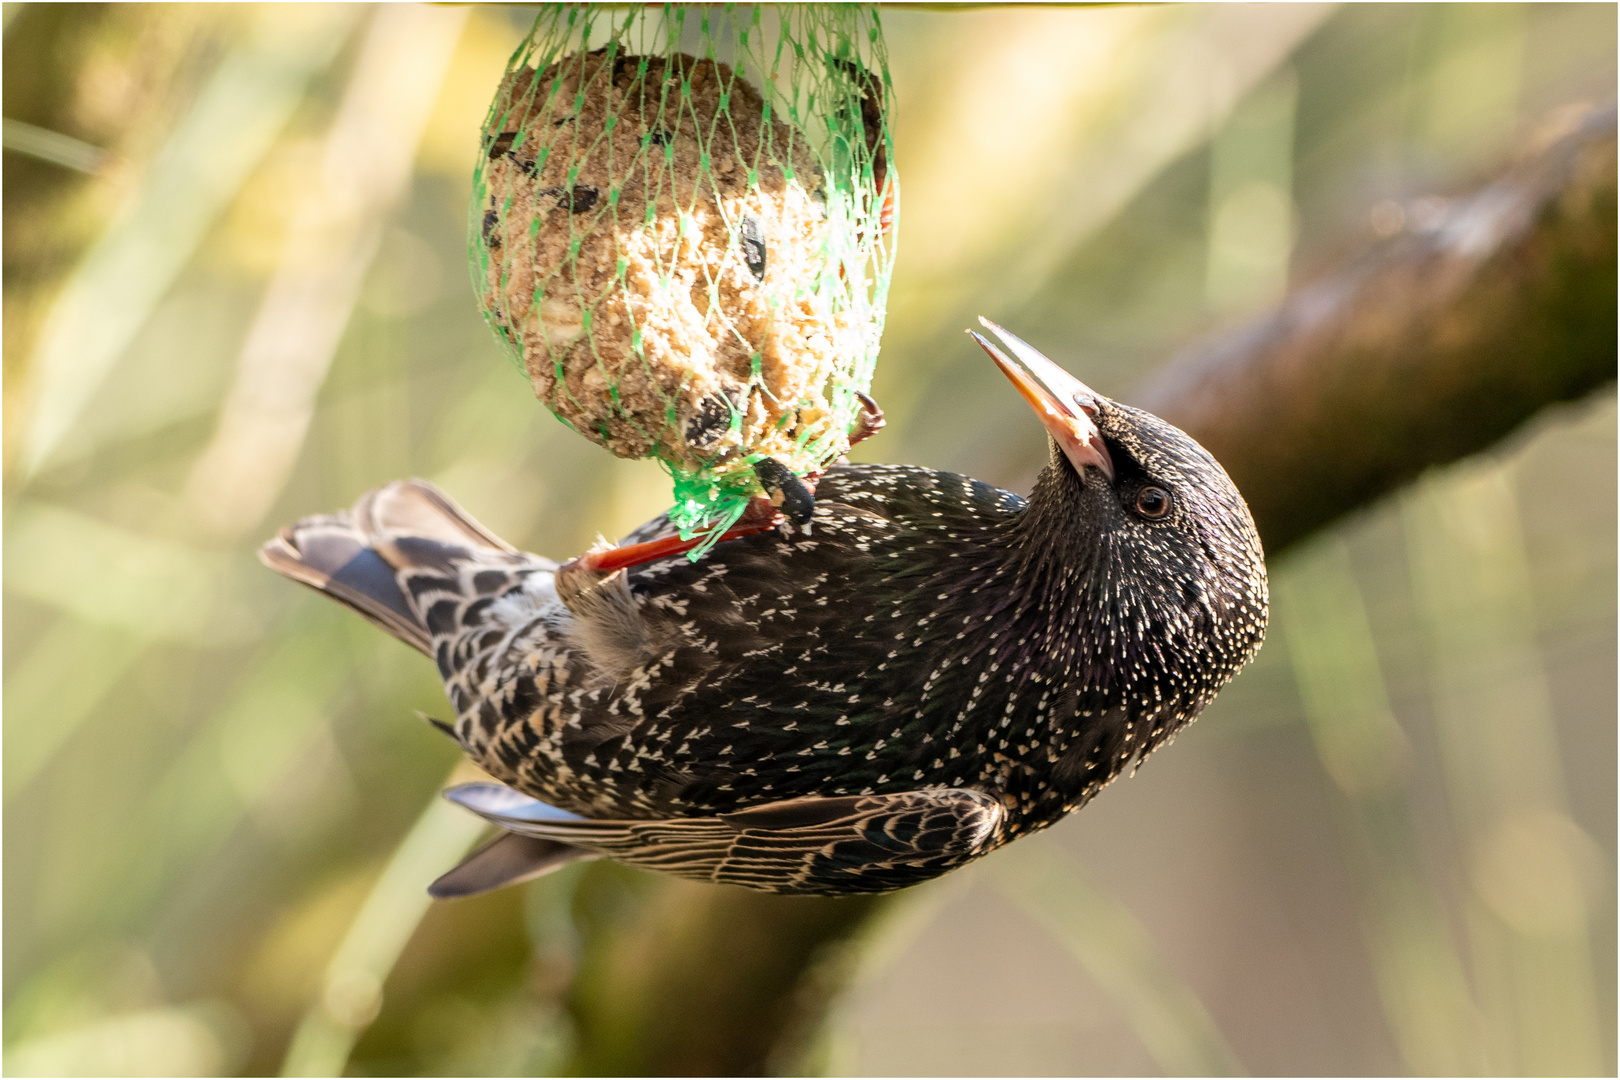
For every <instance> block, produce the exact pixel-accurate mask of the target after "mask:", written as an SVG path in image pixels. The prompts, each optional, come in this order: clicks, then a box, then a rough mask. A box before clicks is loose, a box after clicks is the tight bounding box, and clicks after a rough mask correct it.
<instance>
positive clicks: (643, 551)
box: [560, 498, 782, 574]
mask: <svg viewBox="0 0 1620 1080" xmlns="http://www.w3.org/2000/svg"><path fill="white" fill-rule="evenodd" d="M781 521H782V515H781V514H779V513H778V512H777V510H776V507H774V506H772V505H771V504H770V503H769V502H767V501H766V500H764V499H760V498H756V499H753V500H750V502H749V503H748V508H747V509H746V510H744V511H743V514H742V517H740V518H738V519H737V523H736V524H735V525H733V526H732V527H731V528H729V529H727V530H726V531H725V532H724V533H722V534H721V536H720V539H719V540H717V541H715V542H716V543H725V542H726V541H727V540H735V539H737V538H738V537H740V536H752V535H753V534H754V533H760V532H764V531H765V530H766V529H770V528H774V527H775V526H776V525H778V524H780V523H781ZM701 543H703V538H702V537H701V536H694V537H692V538H691V539H690V540H682V539H681V538H680V537H679V536H664V537H660V538H659V539H657V540H648V541H647V542H646V543H643V544H629V545H627V546H625V547H611V548H603V549H601V550H599V551H587V552H586V553H585V554H583V555H581V556H579V557H578V558H575V559H570V560H569V561H568V562H566V563H564V564H563V565H562V567H561V568H560V570H563V571H576V570H584V571H588V572H593V573H596V574H611V573H614V572H616V571H619V570H623V569H624V568H625V567H627V566H640V565H641V564H642V563H650V562H657V561H658V560H659V559H669V558H673V557H675V556H676V555H685V554H686V553H687V552H688V551H691V550H692V549H693V548H695V547H697V546H698V545H699V544H701Z"/></svg>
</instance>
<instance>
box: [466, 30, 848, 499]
mask: <svg viewBox="0 0 1620 1080" xmlns="http://www.w3.org/2000/svg"><path fill="white" fill-rule="evenodd" d="M722 101H725V102H726V105H725V107H724V108H723V109H722V106H721V102H722ZM495 110H496V112H497V113H498V114H499V115H500V116H501V117H502V118H503V119H502V120H501V124H500V126H501V127H503V128H505V130H502V131H500V132H497V133H495V135H494V137H493V138H492V139H491V140H490V142H489V145H488V147H487V150H486V153H487V155H488V159H489V160H488V164H487V165H486V166H485V172H484V176H485V182H486V184H487V185H488V188H489V191H488V195H487V197H486V208H485V210H484V216H483V219H482V222H481V225H480V228H481V230H482V232H483V238H484V241H485V243H486V245H487V247H488V249H489V253H490V258H489V260H488V263H487V266H486V267H485V271H484V275H483V281H482V285H483V289H484V293H483V303H484V306H485V308H486V310H488V311H489V312H491V313H492V316H493V317H494V318H495V319H497V320H498V321H499V323H500V324H501V325H502V326H504V327H505V328H506V330H507V332H508V333H510V334H511V335H512V337H513V338H514V339H515V340H516V342H517V344H518V346H519V348H520V350H521V353H522V357H523V362H524V366H525V369H526V370H527V372H528V375H529V378H530V380H531V381H532V382H533V384H534V390H535V394H536V396H538V397H539V398H540V399H541V400H542V401H544V402H545V403H546V404H547V405H548V406H550V408H551V409H552V411H553V412H555V413H556V414H557V415H558V416H560V417H561V418H563V419H564V420H566V421H568V423H569V424H570V425H572V426H573V427H574V428H575V430H577V431H579V432H580V433H582V434H584V435H585V436H586V437H587V438H590V439H592V440H593V441H595V442H597V443H599V444H601V445H602V446H605V447H606V448H608V449H609V450H611V451H613V452H614V453H615V454H617V455H619V456H620V457H627V458H639V457H646V456H648V455H650V454H657V455H658V456H660V457H662V458H664V459H665V460H668V461H671V462H674V463H677V464H679V465H681V466H683V467H686V468H689V469H697V468H700V467H702V466H704V465H707V464H712V463H715V462H718V461H721V460H723V459H725V458H727V457H729V456H733V455H736V454H737V453H739V452H740V451H743V450H744V448H747V449H748V450H751V451H753V452H756V453H769V454H772V455H774V456H777V457H787V458H793V457H794V456H795V455H796V452H797V447H798V444H799V443H800V442H802V441H805V440H807V439H808V440H821V441H825V436H826V435H827V434H828V433H829V430H830V425H831V424H832V423H833V421H834V419H835V417H834V414H833V413H832V412H831V411H830V410H829V409H828V408H827V404H828V403H827V402H825V401H823V400H821V395H822V393H823V391H824V388H825V387H826V386H827V384H828V382H829V380H831V378H832V376H833V375H834V373H835V371H836V369H837V365H838V357H839V356H840V355H843V354H847V353H849V352H850V351H852V350H854V351H858V350H859V335H858V333H856V332H855V330H854V328H853V326H852V325H851V320H850V316H849V314H848V313H847V312H845V313H838V312H833V311H831V310H828V309H827V308H825V307H822V306H818V305H816V304H813V303H803V302H796V298H795V297H794V294H795V293H797V292H801V291H804V287H805V286H808V285H812V284H813V283H814V282H815V280H816V278H817V277H818V276H819V275H820V273H821V265H820V264H821V262H822V259H823V253H824V251H825V248H826V246H827V238H826V235H825V234H826V231H827V208H826V193H825V189H824V181H823V178H822V175H821V168H820V167H819V165H817V163H816V160H815V158H814V157H813V156H812V155H811V153H810V151H809V149H808V147H807V145H806V143H805V140H804V136H803V135H802V134H799V133H797V132H795V131H793V130H792V129H790V128H789V126H788V125H787V124H784V123H782V122H780V121H767V120H766V119H765V111H764V101H763V100H762V99H761V97H760V96H759V94H758V93H757V92H756V91H755V90H754V89H753V88H752V87H751V86H749V85H748V83H747V82H746V81H745V80H743V79H740V78H738V77H737V75H736V73H735V72H733V71H732V69H731V68H730V67H728V66H727V65H725V64H721V63H716V62H715V61H713V60H699V59H696V58H694V57H691V56H687V55H684V54H676V55H675V56H672V57H669V58H667V59H666V58H663V57H647V56H626V55H622V54H621V55H618V56H610V55H608V52H607V50H605V49H604V50H598V51H596V52H592V53H589V54H587V55H586V56H584V57H570V58H568V59H566V60H563V61H559V62H557V63H554V64H552V65H551V66H550V67H548V68H546V69H545V70H544V71H542V72H539V73H538V74H537V73H536V72H535V71H534V70H533V69H532V68H524V69H520V70H518V71H516V72H514V73H513V74H511V75H510V76H508V78H507V80H506V82H505V83H504V84H503V85H502V87H501V92H500V97H499V98H498V100H497V104H496V107H495ZM761 147H774V148H776V149H775V151H774V153H771V154H769V155H766V154H762V153H761V152H760V148H761ZM756 365H757V371H758V377H757V378H755V377H754V374H755V368H756ZM810 464H813V465H820V464H822V463H821V462H813V463H804V464H803V465H801V468H803V467H804V465H810Z"/></svg>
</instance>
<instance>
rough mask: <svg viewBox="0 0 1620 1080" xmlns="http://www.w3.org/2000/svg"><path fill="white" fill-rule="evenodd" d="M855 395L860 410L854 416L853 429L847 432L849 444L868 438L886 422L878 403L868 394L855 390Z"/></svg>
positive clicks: (881, 428) (880, 429) (852, 444)
mask: <svg viewBox="0 0 1620 1080" xmlns="http://www.w3.org/2000/svg"><path fill="white" fill-rule="evenodd" d="M855 396H856V397H857V398H859V399H860V401H861V411H860V414H859V415H858V416H856V417H855V427H854V430H852V431H851V432H850V433H849V445H851V446H854V445H855V444H856V443H859V442H865V441H866V440H867V439H870V438H871V437H872V436H873V435H876V434H877V433H878V432H880V431H882V430H883V425H884V424H886V423H888V421H887V420H885V419H884V418H883V410H882V409H880V408H878V403H877V402H875V401H873V400H872V398H871V396H870V395H869V394H863V393H861V392H860V391H856V392H855Z"/></svg>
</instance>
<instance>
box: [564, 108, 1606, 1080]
mask: <svg viewBox="0 0 1620 1080" xmlns="http://www.w3.org/2000/svg"><path fill="white" fill-rule="evenodd" d="M1615 172H1616V156H1615V112H1614V110H1613V108H1612V107H1611V108H1608V109H1602V110H1587V111H1583V112H1565V113H1564V114H1562V116H1561V118H1559V119H1556V120H1555V121H1554V129H1553V130H1551V131H1550V132H1547V133H1544V134H1543V136H1542V137H1541V138H1540V139H1539V140H1537V141H1536V142H1535V143H1534V144H1533V145H1532V146H1531V148H1530V149H1529V150H1528V151H1527V152H1526V154H1525V155H1524V156H1523V157H1521V158H1520V159H1518V160H1517V161H1515V162H1514V163H1512V164H1511V165H1509V166H1508V167H1507V168H1506V169H1504V170H1503V172H1502V173H1501V174H1500V175H1498V176H1497V177H1496V178H1495V179H1493V180H1492V181H1490V182H1489V183H1487V184H1486V185H1485V186H1483V187H1482V188H1480V189H1479V190H1477V191H1476V192H1474V193H1472V194H1469V195H1465V196H1462V197H1459V198H1456V199H1452V200H1449V201H1447V200H1419V201H1417V202H1414V203H1412V204H1410V206H1409V207H1408V208H1406V209H1405V210H1403V211H1402V213H1403V214H1404V215H1405V217H1406V222H1407V227H1406V228H1405V229H1404V230H1403V231H1400V232H1398V233H1397V234H1396V235H1394V236H1392V237H1390V238H1388V239H1386V240H1384V241H1381V242H1379V243H1376V244H1374V245H1373V246H1371V247H1370V248H1368V249H1366V250H1363V251H1360V252H1358V253H1356V254H1354V255H1353V256H1352V257H1351V258H1349V259H1347V260H1346V261H1345V262H1344V263H1343V264H1341V265H1340V266H1338V267H1336V268H1334V269H1333V270H1331V271H1330V272H1328V273H1327V274H1325V275H1324V276H1323V277H1321V278H1319V279H1318V280H1317V281H1316V282H1315V283H1313V284H1310V285H1308V286H1306V287H1303V288H1300V289H1298V290H1297V291H1295V292H1294V293H1293V294H1292V295H1290V296H1289V297H1288V299H1287V300H1286V301H1284V303H1283V304H1282V305H1281V306H1280V308H1279V309H1278V310H1276V311H1275V312H1274V313H1272V314H1270V315H1268V316H1266V317H1264V318H1262V319H1260V320H1258V321H1256V322H1254V323H1252V324H1250V325H1248V326H1246V327H1243V328H1240V329H1238V330H1236V331H1234V332H1231V333H1229V334H1226V335H1224V336H1220V337H1217V338H1215V339H1213V340H1210V341H1207V342H1203V343H1200V344H1197V345H1195V346H1193V347H1191V348H1189V349H1187V350H1186V351H1184V352H1183V353H1182V354H1181V355H1180V356H1179V357H1177V358H1176V359H1175V360H1174V361H1172V362H1171V363H1170V364H1169V365H1168V366H1167V367H1166V368H1165V369H1164V370H1163V371H1162V372H1161V373H1160V374H1159V376H1158V377H1157V378H1155V379H1154V380H1152V382H1151V383H1150V384H1148V385H1147V386H1146V387H1144V389H1143V390H1142V391H1141V393H1139V394H1138V395H1137V399H1136V401H1135V402H1134V403H1136V404H1139V405H1141V406H1143V407H1144V408H1148V409H1150V410H1152V411H1154V412H1156V413H1158V414H1159V415H1161V416H1163V417H1165V418H1166V419H1168V420H1170V421H1171V422H1173V423H1175V424H1177V425H1178V426H1180V427H1182V428H1184V429H1185V430H1187V431H1188V432H1190V433H1191V434H1192V435H1194V436H1195V437H1196V438H1197V439H1198V440H1199V441H1200V442H1202V443H1203V444H1204V445H1205V446H1206V447H1208V448H1209V449H1210V451H1211V452H1212V453H1213V454H1214V455H1215V456H1216V457H1217V458H1218V459H1219V460H1220V461H1221V462H1222V463H1223V464H1224V465H1225V466H1226V468H1227V470H1228V471H1229V472H1230V473H1231V475H1232V477H1233V479H1234V480H1236V481H1237V484H1238V486H1239V487H1240V488H1241V489H1242V490H1243V492H1244V494H1245V496H1246V497H1247V498H1248V500H1249V504H1250V506H1251V507H1252V509H1253V511H1254V515H1255V520H1256V521H1257V523H1258V524H1259V527H1260V532H1261V535H1262V536H1263V538H1264V540H1265V542H1266V545H1267V549H1268V550H1269V551H1270V552H1271V554H1273V555H1276V554H1277V553H1279V552H1280V551H1282V550H1284V549H1286V548H1287V547H1288V546H1289V545H1291V544H1293V543H1294V542H1296V541H1298V540H1300V539H1302V538H1303V537H1304V536H1306V535H1307V534H1308V533H1310V532H1312V531H1314V530H1316V529H1319V528H1322V527H1323V526H1325V525H1327V524H1328V523H1330V522H1331V521H1333V520H1334V519H1336V518H1338V517H1341V516H1342V515H1344V514H1346V513H1348V512H1350V511H1352V510H1354V509H1356V508H1357V507H1360V506H1362V505H1364V504H1366V503H1367V502H1369V501H1371V500H1373V499H1375V498H1377V497H1379V496H1380V495H1383V494H1385V493H1387V492H1389V491H1390V490H1392V489H1393V488H1395V487H1397V486H1399V485H1400V484H1402V483H1404V482H1405V481H1407V480H1410V479H1412V478H1413V477H1415V476H1416V475H1417V474H1418V473H1420V472H1421V471H1422V470H1424V469H1425V468H1427V467H1429V466H1431V465H1436V464H1441V463H1444V462H1448V461H1453V460H1455V459H1457V458H1461V457H1463V456H1465V455H1467V454H1470V453H1474V452H1476V451H1478V450H1481V449H1484V448H1485V447H1487V446H1489V445H1491V444H1492V443H1494V442H1496V441H1497V440H1499V439H1501V438H1502V437H1503V436H1505V435H1507V434H1508V433H1509V432H1511V431H1512V430H1514V429H1515V428H1516V427H1518V426H1519V425H1520V424H1521V423H1523V422H1524V421H1525V420H1527V419H1528V418H1530V417H1531V416H1533V415H1534V414H1535V413H1537V412H1538V411H1539V410H1541V409H1542V408H1544V407H1545V406H1547V405H1551V404H1554V403H1557V402H1561V401H1568V400H1571V399H1574V398H1577V397H1580V396H1582V395H1584V394H1586V393H1588V392H1589V391H1591V390H1593V389H1595V388H1597V387H1599V386H1601V385H1603V384H1605V383H1606V382H1608V381H1610V380H1612V379H1613V378H1614V376H1615V348H1616V311H1615V290H1616V275H1615V202H1616V194H1615ZM592 873H593V874H601V875H605V874H616V873H624V871H622V870H619V869H618V868H613V867H606V866H601V867H593V868H592ZM891 903H893V900H892V899H890V898H885V897H860V898H851V899H823V898H815V897H781V896H770V895H765V894H760V893H750V892H746V891H744V890H741V889H735V888H730V887H724V888H716V887H709V886H701V885H693V884H690V883H686V882H677V881H669V882H658V883H656V884H654V885H651V886H650V892H649V893H648V894H647V895H646V896H645V897H643V898H642V900H641V901H640V902H639V903H638V904H636V905H634V908H633V912H627V913H626V915H625V917H622V918H620V919H614V920H610V921H607V922H603V923H599V924H596V925H594V926H587V927H586V947H585V952H584V955H583V960H582V964H581V968H580V971H579V975H578V977H577V978H576V980H575V985H574V991H573V997H572V1008H573V1011H574V1015H575V1019H576V1023H577V1030H578V1034H579V1045H578V1049H577V1052H576V1058H575V1060H574V1062H573V1069H574V1071H576V1072H580V1073H585V1074H619V1075H637V1074H639V1075H658V1074H663V1075H705V1074H707V1075H718V1076H757V1075H765V1074H770V1073H775V1074H782V1073H790V1072H794V1071H798V1070H799V1069H800V1068H801V1067H802V1065H801V1063H800V1061H799V1060H797V1059H795V1058H794V1057H793V1055H794V1054H796V1053H797V1052H799V1051H800V1050H802V1048H803V1047H804V1046H805V1045H806V1037H807V1034H808V1033H810V1032H812V1031H813V1030H814V1028H815V1026H816V1025H817V1024H819V1022H820V1019H821V1016H822V1013H823V1012H824V1010H825V1008H826V1005H827V1004H828V1002H829V1001H830V999H831V997H832V994H833V992H834V990H835V989H836V983H837V981H838V974H839V971H840V970H841V969H840V967H839V966H838V964H837V963H836V959H837V957H838V956H839V954H840V952H841V951H843V950H844V949H846V948H847V946H848V945H849V944H850V943H851V942H852V941H853V940H854V939H855V938H856V937H857V936H858V935H859V934H860V933H861V932H862V931H863V929H864V928H865V927H866V926H867V925H868V924H869V923H870V922H871V920H872V918H873V916H874V915H876V914H877V913H878V912H879V911H881V910H882V909H883V908H884V907H885V906H887V905H888V904H891ZM829 961H832V963H829Z"/></svg>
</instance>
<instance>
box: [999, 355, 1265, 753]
mask: <svg viewBox="0 0 1620 1080" xmlns="http://www.w3.org/2000/svg"><path fill="white" fill-rule="evenodd" d="M986 325H988V326H990V328H991V329H992V330H993V331H995V332H996V333H997V335H998V336H999V337H1001V339H1002V341H1003V342H1004V343H1006V344H1007V345H1008V348H1009V351H1011V352H1012V353H1013V356H1011V357H1010V356H1008V355H1007V353H1003V352H1001V350H999V349H996V348H995V347H994V346H992V345H990V344H989V343H988V342H986V341H985V340H984V339H982V338H980V339H979V340H980V343H981V344H982V345H984V346H985V347H986V349H987V351H989V352H990V353H991V356H992V357H993V358H995V359H996V361H997V363H998V364H999V365H1000V366H1001V367H1002V370H1003V371H1004V372H1006V373H1007V374H1008V377H1009V378H1012V379H1013V381H1014V383H1015V384H1016V385H1018V388H1019V390H1020V392H1021V393H1023V394H1024V396H1025V398H1026V399H1028V400H1029V401H1030V403H1031V405H1032V406H1033V407H1035V408H1036V410H1037V413H1038V414H1039V415H1040V416H1041V419H1042V422H1043V423H1044V424H1045V426H1046V427H1047V429H1048V431H1049V432H1050V433H1051V435H1052V439H1051V454H1050V461H1049V462H1048V464H1047V467H1046V469H1045V470H1044V471H1043V472H1042V474H1041V477H1040V479H1039V480H1038V481H1037V484H1036V487H1035V491H1034V492H1033V493H1032V494H1031V496H1030V499H1029V503H1028V505H1027V508H1026V511H1025V514H1024V520H1023V521H1021V522H1020V523H1019V528H1018V534H1019V536H1018V540H1017V543H1018V545H1019V547H1020V549H1021V557H1022V558H1023V559H1024V560H1025V562H1026V567H1027V569H1026V573H1025V580H1026V581H1027V582H1028V583H1029V586H1030V587H1031V588H1032V589H1034V590H1036V591H1038V592H1040V593H1044V594H1045V595H1046V596H1047V598H1048V600H1047V602H1048V603H1051V604H1053V605H1057V604H1063V605H1064V606H1065V607H1067V608H1069V609H1070V610H1072V611H1073V612H1074V613H1075V622H1074V623H1073V630H1072V632H1073V633H1075V634H1077V635H1079V636H1080V637H1082V638H1083V639H1085V642H1086V644H1085V645H1084V646H1082V648H1081V650H1080V652H1081V653H1082V654H1083V655H1084V654H1089V655H1090V657H1091V661H1090V663H1091V665H1092V668H1093V674H1092V676H1091V678H1090V679H1088V681H1092V682H1095V683H1099V684H1103V685H1099V686H1098V689H1099V690H1103V691H1105V692H1107V693H1109V694H1111V695H1112V694H1116V693H1123V694H1124V695H1125V696H1126V697H1127V699H1129V700H1130V704H1131V705H1132V706H1133V708H1132V709H1131V711H1132V712H1135V713H1138V714H1140V713H1142V712H1147V713H1154V712H1156V711H1161V710H1162V711H1164V712H1165V713H1166V714H1167V715H1166V717H1165V720H1166V734H1169V733H1170V732H1172V731H1173V729H1174V728H1175V727H1179V726H1181V724H1183V723H1185V722H1186V721H1187V720H1190V719H1192V716H1193V715H1196V713H1197V711H1198V710H1199V709H1200V708H1202V706H1203V705H1204V704H1205V703H1206V702H1207V701H1208V700H1209V698H1210V697H1212V696H1213V695H1214V693H1215V691H1216V690H1217V689H1219V688H1220V686H1221V685H1223V684H1224V683H1225V682H1226V681H1227V679H1229V678H1230V677H1231V676H1232V675H1233V674H1234V673H1235V672H1236V671H1237V670H1238V668H1240V667H1241V666H1242V665H1243V664H1244V663H1246V662H1247V661H1248V660H1249V659H1250V658H1251V657H1252V656H1253V655H1254V652H1255V650H1257V649H1258V648H1259V646H1260V642H1261V640H1262V638H1263V637H1264V635H1265V628H1266V618H1267V607H1268V599H1267V585H1266V568H1265V556H1264V553H1263V551H1262V549H1261V546H1260V537H1259V534H1258V533H1257V532H1256V531H1255V527H1254V519H1253V518H1252V517H1251V516H1250V513H1249V508H1248V505H1247V504H1246V503H1245V502H1244V501H1243V496H1242V495H1241V494H1239V493H1238V490H1237V487H1236V485H1234V484H1233V483H1232V480H1231V478H1230V477H1228V476H1227V475H1226V471H1225V470H1224V469H1222V468H1221V466H1220V464H1219V463H1218V462H1217V461H1216V460H1215V459H1214V458H1213V457H1212V456H1210V454H1209V452H1208V451H1207V450H1205V449H1204V448H1203V447H1202V446H1199V445H1198V443H1197V442H1196V441H1194V440H1193V439H1192V437H1191V436H1189V435H1187V434H1186V433H1185V432H1183V431H1181V430H1180V429H1179V428H1176V427H1174V426H1173V425H1171V424H1168V423H1166V422H1165V421H1163V420H1161V419H1159V418H1158V417H1157V416H1154V415H1153V414H1151V413H1147V412H1143V411H1142V410H1140V409H1135V408H1132V407H1131V406H1129V405H1125V404H1122V403H1120V402H1117V401H1114V400H1112V399H1110V398H1107V397H1105V396H1103V395H1101V394H1098V393H1096V392H1095V391H1093V390H1091V389H1090V388H1089V387H1087V386H1085V384H1083V383H1081V382H1079V381H1078V380H1076V379H1074V378H1073V377H1072V376H1069V375H1068V374H1067V373H1065V372H1063V371H1062V369H1061V368H1058V367H1057V365H1055V364H1053V363H1052V362H1051V361H1049V360H1046V358H1045V357H1044V356H1041V354H1039V353H1038V352H1036V351H1035V350H1034V349H1033V348H1032V347H1031V346H1029V345H1027V344H1026V343H1024V342H1022V341H1020V340H1019V339H1018V338H1016V337H1014V336H1013V335H1011V334H1008V333H1007V332H1006V331H1003V330H1001V329H1000V328H999V327H996V326H994V325H993V324H988V323H987V324H986ZM1015 358H1016V359H1015ZM1171 714H1174V715H1171ZM1157 726H1158V725H1157V724H1155V725H1154V727H1155V728H1157ZM1146 748H1148V749H1150V748H1151V746H1148V747H1146Z"/></svg>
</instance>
